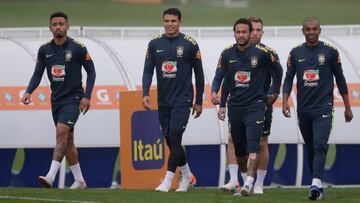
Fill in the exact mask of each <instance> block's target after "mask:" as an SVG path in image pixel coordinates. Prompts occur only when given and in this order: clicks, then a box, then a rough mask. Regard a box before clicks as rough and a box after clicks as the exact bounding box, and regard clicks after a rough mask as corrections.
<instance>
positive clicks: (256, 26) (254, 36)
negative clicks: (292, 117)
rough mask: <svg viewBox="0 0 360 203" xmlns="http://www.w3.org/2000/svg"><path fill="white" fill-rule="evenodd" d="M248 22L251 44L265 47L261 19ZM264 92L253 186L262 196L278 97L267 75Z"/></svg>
mask: <svg viewBox="0 0 360 203" xmlns="http://www.w3.org/2000/svg"><path fill="white" fill-rule="evenodd" d="M249 20H250V22H251V24H252V26H253V31H252V32H251V42H252V43H255V44H260V45H262V46H265V45H264V44H262V43H261V38H262V36H263V34H264V30H263V21H262V20H261V18H258V17H250V18H249ZM266 47H267V49H268V50H269V52H271V54H272V56H274V57H275V61H276V64H275V65H276V66H279V67H281V64H280V60H279V56H278V55H277V53H276V51H275V50H274V49H272V48H270V47H268V46H266ZM281 69H282V67H281ZM270 84H271V86H270ZM265 92H267V102H266V108H265V120H264V129H263V133H262V136H261V142H260V162H259V168H258V170H257V174H256V182H255V186H254V193H255V194H263V185H264V179H265V176H266V172H267V167H268V163H269V147H268V137H269V135H270V129H271V122H272V112H273V104H274V102H275V101H276V99H277V97H278V94H274V83H271V75H268V77H267V81H266V85H265Z"/></svg>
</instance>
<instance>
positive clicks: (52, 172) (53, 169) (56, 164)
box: [46, 160, 61, 182]
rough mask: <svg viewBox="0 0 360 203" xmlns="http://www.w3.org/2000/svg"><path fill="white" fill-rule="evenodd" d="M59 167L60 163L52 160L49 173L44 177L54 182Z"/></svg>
mask: <svg viewBox="0 0 360 203" xmlns="http://www.w3.org/2000/svg"><path fill="white" fill-rule="evenodd" d="M60 165H61V163H60V162H58V161H55V160H52V162H51V165H50V169H49V172H48V174H47V175H46V177H48V178H50V179H51V181H53V182H54V180H55V177H56V174H57V172H58V170H59V168H60Z"/></svg>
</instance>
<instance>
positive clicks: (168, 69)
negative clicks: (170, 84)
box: [161, 61, 177, 78]
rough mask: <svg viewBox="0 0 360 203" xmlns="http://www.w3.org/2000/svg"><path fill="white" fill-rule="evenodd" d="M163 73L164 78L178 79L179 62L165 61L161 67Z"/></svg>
mask: <svg viewBox="0 0 360 203" xmlns="http://www.w3.org/2000/svg"><path fill="white" fill-rule="evenodd" d="M161 71H162V72H163V75H162V76H163V78H176V72H177V62H176V61H164V62H163V63H162V66H161Z"/></svg>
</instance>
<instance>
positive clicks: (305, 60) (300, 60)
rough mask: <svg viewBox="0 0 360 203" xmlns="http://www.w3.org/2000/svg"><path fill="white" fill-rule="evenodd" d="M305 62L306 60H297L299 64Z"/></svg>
mask: <svg viewBox="0 0 360 203" xmlns="http://www.w3.org/2000/svg"><path fill="white" fill-rule="evenodd" d="M304 61H306V59H299V60H298V62H299V63H301V62H304Z"/></svg>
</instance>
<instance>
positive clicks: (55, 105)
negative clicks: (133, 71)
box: [51, 98, 80, 128]
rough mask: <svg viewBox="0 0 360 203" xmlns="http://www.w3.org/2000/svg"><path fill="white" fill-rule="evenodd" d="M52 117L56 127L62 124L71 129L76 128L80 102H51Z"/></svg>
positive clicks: (70, 100)
mask: <svg viewBox="0 0 360 203" xmlns="http://www.w3.org/2000/svg"><path fill="white" fill-rule="evenodd" d="M51 110H52V116H53V119H54V124H55V126H56V125H57V123H62V124H64V125H66V126H68V127H70V128H74V126H75V123H76V121H77V120H78V118H79V114H80V100H79V99H76V98H74V99H67V100H62V101H52V102H51Z"/></svg>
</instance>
